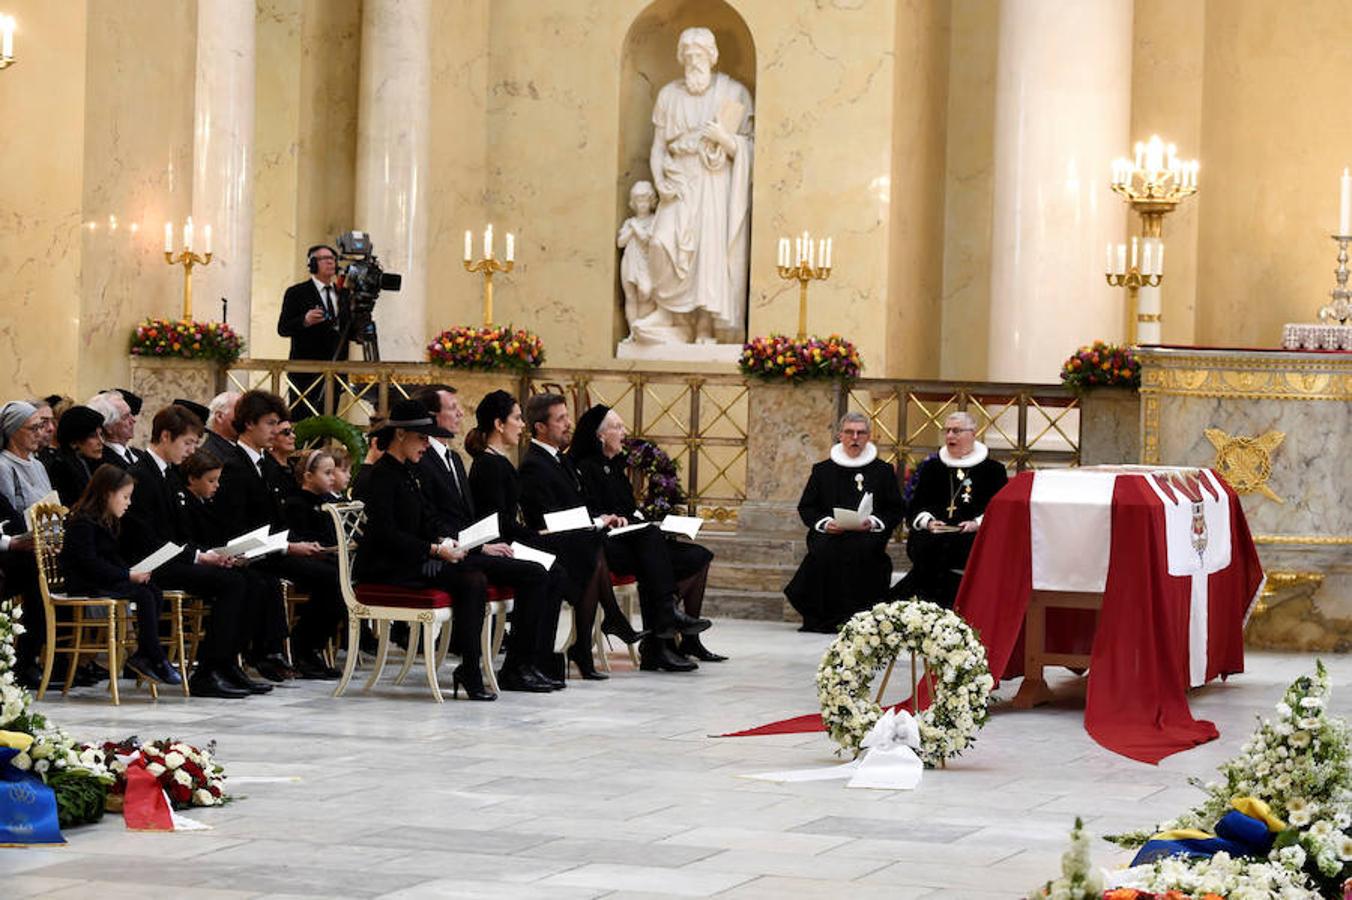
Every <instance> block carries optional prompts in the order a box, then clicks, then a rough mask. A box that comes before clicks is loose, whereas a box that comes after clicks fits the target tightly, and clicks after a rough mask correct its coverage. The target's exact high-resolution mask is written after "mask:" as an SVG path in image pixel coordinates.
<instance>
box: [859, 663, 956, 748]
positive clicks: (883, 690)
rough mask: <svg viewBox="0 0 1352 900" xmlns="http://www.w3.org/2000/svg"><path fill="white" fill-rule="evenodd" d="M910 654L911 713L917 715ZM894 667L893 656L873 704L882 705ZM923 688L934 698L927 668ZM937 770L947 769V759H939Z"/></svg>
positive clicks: (932, 685)
mask: <svg viewBox="0 0 1352 900" xmlns="http://www.w3.org/2000/svg"><path fill="white" fill-rule="evenodd" d="M910 653H911V711H912V712H913V713H914V714H917V715H918V714H919V710H917V709H916V701H915V689H916V687H917V685H918V684H919V680H918V677H917V675H916V666H915V651H914V650H911V651H910ZM896 665H897V657H895V656H894V657H892V658H891V659H890V660H888V663H887V668H886V669H884V670H883V680H882V683H881V684H879V685H878V693H877V694H876V695H875V696H874V698H873V702H874V703H876V704H878V705H879V706H882V705H883V694H884V693H886V692H887V682H888V681H890V680H891V679H892V670H893V669H895V668H896ZM925 686H926V687H927V688H929V692H930V696H931V697H932V696H934V674H933V673H932V672H930V670H929V666H926V667H925ZM939 768H941V769H947V768H948V759H947V758H941V759H940V760H939Z"/></svg>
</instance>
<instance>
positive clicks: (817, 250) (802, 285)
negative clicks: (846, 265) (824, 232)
mask: <svg viewBox="0 0 1352 900" xmlns="http://www.w3.org/2000/svg"><path fill="white" fill-rule="evenodd" d="M832 241H833V238H819V239H818V241H817V244H816V245H815V246H814V245H813V243H812V236H811V235H810V234H808V232H806V231H804V232H803V233H802V234H801V235H799V236H798V237H796V238H794V242H795V245H796V246H795V254H794V256H793V260H794V263H793V265H789V259H790V257H789V239H788V238H783V237H782V238H780V239H779V265H778V271H779V277H780V278H783V279H785V280H786V281H794V280H796V281H797V282H798V340H800V341H805V340H807V286H808V284H809V283H810V282H812V281H825V280H826V279H828V278H830V277H831V243H832ZM818 263H820V265H818Z"/></svg>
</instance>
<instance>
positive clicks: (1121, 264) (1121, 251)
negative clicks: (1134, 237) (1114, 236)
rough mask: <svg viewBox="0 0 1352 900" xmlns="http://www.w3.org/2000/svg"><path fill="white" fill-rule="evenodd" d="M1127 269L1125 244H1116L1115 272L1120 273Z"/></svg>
mask: <svg viewBox="0 0 1352 900" xmlns="http://www.w3.org/2000/svg"><path fill="white" fill-rule="evenodd" d="M1126 271H1127V245H1126V244H1118V245H1117V274H1118V275H1122V274H1125V273H1126Z"/></svg>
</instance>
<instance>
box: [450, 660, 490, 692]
mask: <svg viewBox="0 0 1352 900" xmlns="http://www.w3.org/2000/svg"><path fill="white" fill-rule="evenodd" d="M462 686H463V687H464V688H465V696H466V697H468V698H469V699H471V700H479V701H485V702H486V701H489V700H496V699H498V695H497V694H495V693H493V692H492V691H490V690H489V689H488V688H486V687H484V676H483V673H482V672H480V671H479V666H478V665H477V664H475V665H470V664H469V663H461V664H460V665H458V666H456V667H455V668H454V669H453V670H452V671H451V696H452V697H455V698H457V699H458V698H459V697H460V688H461V687H462Z"/></svg>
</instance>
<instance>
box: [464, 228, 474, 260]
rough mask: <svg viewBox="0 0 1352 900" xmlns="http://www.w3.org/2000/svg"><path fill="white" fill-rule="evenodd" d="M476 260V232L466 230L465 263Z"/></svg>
mask: <svg viewBox="0 0 1352 900" xmlns="http://www.w3.org/2000/svg"><path fill="white" fill-rule="evenodd" d="M472 259H474V232H472V231H470V230H469V229H468V228H467V229H465V262H469V261H470V260H472Z"/></svg>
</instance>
